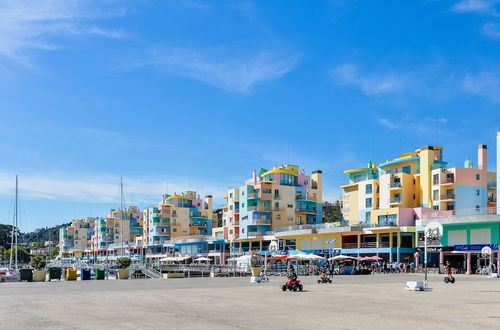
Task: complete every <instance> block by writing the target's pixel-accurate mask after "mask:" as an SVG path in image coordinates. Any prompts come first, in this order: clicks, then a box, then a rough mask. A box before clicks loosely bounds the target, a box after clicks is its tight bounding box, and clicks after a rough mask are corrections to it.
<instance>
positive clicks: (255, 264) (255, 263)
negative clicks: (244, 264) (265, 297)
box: [250, 255, 262, 277]
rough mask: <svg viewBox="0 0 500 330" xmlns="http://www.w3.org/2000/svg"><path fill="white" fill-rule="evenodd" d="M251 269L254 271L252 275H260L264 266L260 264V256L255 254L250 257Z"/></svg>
mask: <svg viewBox="0 0 500 330" xmlns="http://www.w3.org/2000/svg"><path fill="white" fill-rule="evenodd" d="M250 270H251V271H252V276H253V277H256V276H259V275H260V273H261V272H262V267H261V266H260V257H259V256H257V255H253V256H252V257H251V258H250Z"/></svg>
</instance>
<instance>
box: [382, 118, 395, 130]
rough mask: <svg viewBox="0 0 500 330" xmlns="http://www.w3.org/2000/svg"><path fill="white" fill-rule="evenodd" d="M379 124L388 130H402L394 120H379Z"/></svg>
mask: <svg viewBox="0 0 500 330" xmlns="http://www.w3.org/2000/svg"><path fill="white" fill-rule="evenodd" d="M377 122H378V123H379V124H380V125H382V126H384V127H386V128H388V129H399V128H400V126H399V124H397V123H395V122H393V121H392V120H390V119H387V118H378V119H377Z"/></svg>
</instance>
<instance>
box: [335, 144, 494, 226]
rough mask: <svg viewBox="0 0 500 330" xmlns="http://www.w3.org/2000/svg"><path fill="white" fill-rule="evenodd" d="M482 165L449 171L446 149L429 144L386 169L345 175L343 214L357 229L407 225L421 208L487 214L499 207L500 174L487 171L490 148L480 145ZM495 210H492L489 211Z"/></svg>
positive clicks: (387, 163)
mask: <svg viewBox="0 0 500 330" xmlns="http://www.w3.org/2000/svg"><path fill="white" fill-rule="evenodd" d="M477 159H478V163H477V164H478V166H477V167H474V165H473V163H472V162H471V161H470V160H468V159H467V160H466V161H465V163H464V167H460V168H459V167H449V166H448V162H446V161H444V160H443V148H442V147H433V146H426V147H422V148H420V149H418V150H416V151H415V152H411V153H406V154H402V155H400V157H398V158H396V159H390V160H387V161H385V162H383V163H381V164H380V165H378V166H377V165H376V163H374V162H369V164H368V166H367V167H366V168H360V169H353V170H348V171H345V172H344V173H345V174H348V175H349V183H348V184H346V185H343V186H341V188H342V192H343V196H342V203H343V209H342V214H343V218H344V220H345V221H347V222H348V223H349V224H351V225H356V224H363V225H366V226H378V227H380V226H401V225H407V224H408V223H411V222H412V221H414V220H415V219H417V218H418V217H417V216H416V213H418V212H422V211H418V209H432V210H436V211H450V212H451V214H484V213H487V212H488V210H491V208H493V207H495V206H496V180H495V178H496V176H495V173H494V172H488V169H487V147H486V146H485V145H479V147H478V157H477ZM488 207H490V209H488Z"/></svg>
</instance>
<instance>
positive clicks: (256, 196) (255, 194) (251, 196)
mask: <svg viewBox="0 0 500 330" xmlns="http://www.w3.org/2000/svg"><path fill="white" fill-rule="evenodd" d="M259 198H260V193H259V192H253V193H249V194H248V195H247V199H259Z"/></svg>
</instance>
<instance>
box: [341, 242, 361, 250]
mask: <svg viewBox="0 0 500 330" xmlns="http://www.w3.org/2000/svg"><path fill="white" fill-rule="evenodd" d="M342 248H343V249H357V248H358V243H343V244H342Z"/></svg>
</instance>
